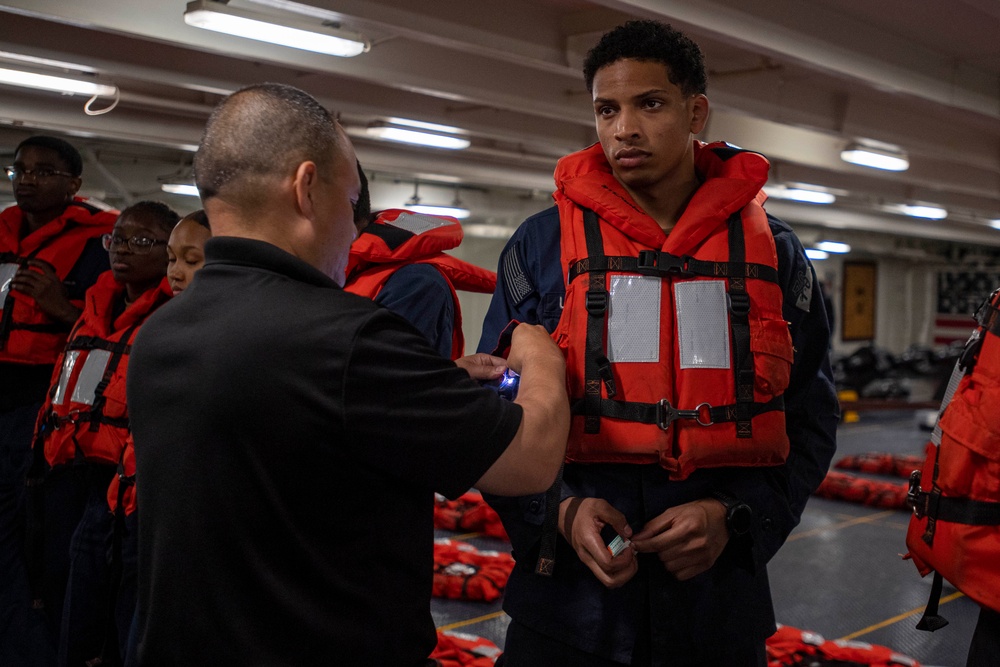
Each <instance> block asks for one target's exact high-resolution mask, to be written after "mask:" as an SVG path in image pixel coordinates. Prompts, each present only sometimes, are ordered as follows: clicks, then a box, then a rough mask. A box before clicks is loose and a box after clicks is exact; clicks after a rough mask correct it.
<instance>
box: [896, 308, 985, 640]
mask: <svg viewBox="0 0 1000 667" xmlns="http://www.w3.org/2000/svg"><path fill="white" fill-rule="evenodd" d="M976 319H977V321H978V323H979V326H978V327H977V328H976V330H975V332H974V333H973V334H972V337H971V338H970V339H969V342H968V343H967V344H966V347H965V351H964V353H963V354H962V356H961V358H960V359H959V361H958V363H957V364H956V367H955V372H954V373H953V375H952V379H951V382H950V383H949V385H948V391H947V392H946V393H945V398H944V401H943V402H942V407H941V412H940V416H939V417H938V424H937V426H936V428H935V429H934V433H933V434H932V435H931V442H930V443H928V445H927V458H926V459H925V461H924V465H923V468H922V470H920V471H914V473H913V475H912V476H911V478H910V494H909V501H910V505H911V507H913V516H911V517H910V525H909V529H908V530H907V533H906V546H907V547H909V549H910V552H909V554H907V555H908V556H909V557H911V558H912V559H913V563H914V564H915V565H916V566H917V569H918V570H919V571H920V574H921V575H922V576H926V575H927V574H928V573H929V572H931V571H932V570H933V571H935V581H934V584H933V586H932V595H931V602H930V604H929V605H928V609H927V612H926V613H925V615H924V618H923V619H921V624H920V625H918V626H917V627H918V628H920V629H923V630H936V629H937V628H939V627H943V625H944V624H946V623H947V621H945V620H944V619H942V618H941V617H940V616H938V615H937V597H938V596H939V595H940V591H941V578H942V577H943V578H944V579H947V580H948V581H949V582H951V583H952V584H953V585H954V586H955V587H956V588H958V589H959V590H960V591H962V592H963V593H965V594H966V595H968V596H969V597H970V598H972V599H973V600H975V601H976V602H977V603H979V604H980V605H983V606H985V607H989V608H990V609H993V610H995V611H1000V569H998V568H997V563H1000V410H997V406H998V405H1000V290H997V291H996V292H994V293H993V295H992V296H991V297H990V299H989V301H987V302H986V303H984V304H983V307H981V308H980V310H979V312H978V313H977V316H976Z"/></svg>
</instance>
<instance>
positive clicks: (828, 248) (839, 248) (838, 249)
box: [816, 241, 851, 255]
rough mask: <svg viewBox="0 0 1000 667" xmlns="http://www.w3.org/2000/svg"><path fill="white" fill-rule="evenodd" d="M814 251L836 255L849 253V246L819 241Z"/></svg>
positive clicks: (836, 242) (837, 242)
mask: <svg viewBox="0 0 1000 667" xmlns="http://www.w3.org/2000/svg"><path fill="white" fill-rule="evenodd" d="M816 249H817V250H822V251H823V252H832V253H836V254H838V255H842V254H844V253H847V252H851V246H849V245H848V244H846V243H840V242H839V241H820V242H819V243H817V244H816Z"/></svg>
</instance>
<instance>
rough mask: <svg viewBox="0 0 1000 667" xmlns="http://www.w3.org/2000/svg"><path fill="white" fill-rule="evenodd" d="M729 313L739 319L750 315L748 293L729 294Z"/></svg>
mask: <svg viewBox="0 0 1000 667" xmlns="http://www.w3.org/2000/svg"><path fill="white" fill-rule="evenodd" d="M729 312H730V313H732V314H733V315H736V316H737V317H746V316H747V315H749V314H750V295H749V294H747V293H746V292H730V293H729Z"/></svg>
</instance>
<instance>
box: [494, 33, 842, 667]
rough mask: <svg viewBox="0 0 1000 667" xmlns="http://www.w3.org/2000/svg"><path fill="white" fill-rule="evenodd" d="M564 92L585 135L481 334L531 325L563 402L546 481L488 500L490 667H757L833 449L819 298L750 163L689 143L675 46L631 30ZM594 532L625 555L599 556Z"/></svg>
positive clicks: (687, 81)
mask: <svg viewBox="0 0 1000 667" xmlns="http://www.w3.org/2000/svg"><path fill="white" fill-rule="evenodd" d="M584 75H585V79H586V83H587V87H588V89H590V90H591V92H592V93H593V103H594V114H595V117H596V125H597V134H598V138H599V139H600V141H599V143H598V144H595V145H593V146H591V147H589V148H586V149H584V150H582V151H579V152H577V153H574V154H571V155H569V156H566V157H564V158H563V159H561V160H560V161H559V164H558V166H557V167H556V172H555V181H556V188H557V189H556V192H555V200H556V206H555V207H553V208H550V209H548V210H546V211H543V212H542V213H539V214H537V215H535V216H533V217H531V218H529V219H528V220H527V221H526V222H525V223H524V224H523V225H522V226H521V227H520V228H519V229H518V231H517V232H516V233H515V234H514V236H513V237H512V238H511V240H510V242H509V243H508V245H507V247H506V248H505V250H504V251H503V253H502V254H501V257H500V268H499V270H498V272H497V274H498V285H497V289H496V292H495V293H494V296H493V301H492V303H491V305H490V309H489V311H488V313H487V316H486V321H485V323H484V326H483V337H482V339H481V341H480V350H486V349H490V348H491V347H492V345H493V344H494V342H495V341H497V340H498V337H499V334H500V333H501V330H502V329H503V328H504V327H506V325H507V324H508V322H510V321H512V320H517V321H522V322H529V323H540V324H542V325H543V326H544V327H545V328H546V329H547V330H549V331H550V332H551V333H552V335H553V337H554V338H555V340H556V342H557V343H558V344H559V346H560V347H561V348H562V349H563V351H564V353H565V354H566V358H567V363H566V366H567V377H568V386H569V391H570V399H571V401H572V404H573V419H572V428H571V431H570V436H569V441H568V445H567V455H566V462H565V464H564V467H563V471H562V475H561V480H557V482H556V484H555V485H554V486H553V487H552V489H551V490H550V491H549V492H548V493H547V494H542V495H535V496H527V497H521V498H514V499H507V498H499V497H496V496H489V497H488V500H489V502H490V503H491V504H492V506H493V507H494V508H495V509H496V510H497V511H498V513H499V514H500V516H501V518H502V520H503V523H504V526H505V528H506V529H507V532H508V534H509V535H510V538H511V542H512V546H513V551H514V555H515V558H516V561H517V566H516V567H515V569H514V571H513V573H512V574H511V577H510V579H509V581H508V583H507V588H506V591H505V595H504V610H505V611H506V612H507V614H508V615H509V616H510V617H511V619H512V620H511V623H510V625H509V626H508V630H507V635H506V642H505V653H504V656H503V657H502V658H501V662H500V663H498V664H503V665H505V666H506V667H521V666H523V665H545V666H546V667H552V666H558V665H572V666H573V667H588V666H591V665H618V664H632V665H670V666H671V667H675V666H677V667H679V666H692V665H698V666H704V667H720V666H721V665H725V666H726V667H742V666H748V665H753V666H758V665H759V666H761V667H763V666H764V665H766V664H767V660H766V655H765V646H764V640H765V639H766V638H767V637H768V636H769V635H771V634H772V633H773V632H774V631H775V629H776V628H775V618H774V610H773V606H772V602H771V594H770V588H769V583H768V574H767V567H766V566H767V563H768V561H769V560H770V559H771V558H772V557H773V556H774V554H775V553H776V552H777V550H778V549H779V547H780V546H781V545H782V543H783V542H784V540H785V538H786V537H787V536H788V534H789V533H790V532H791V530H792V529H793V528H794V527H795V525H796V524H797V523H798V521H799V518H800V516H801V514H802V511H803V509H804V507H805V504H806V501H807V499H808V497H809V495H810V493H811V492H812V491H813V490H814V489H815V488H816V487H817V486H818V485H819V483H820V482H821V481H822V479H823V476H824V475H825V473H826V471H827V469H828V467H829V463H830V460H831V458H832V456H833V453H834V450H835V448H836V444H835V443H836V439H835V433H836V427H837V422H838V419H839V406H838V403H837V398H836V395H835V392H834V386H833V382H832V379H831V378H832V373H831V370H830V364H829V349H830V331H829V327H828V325H827V321H826V312H825V310H824V308H823V304H822V295H821V294H820V291H819V285H818V281H817V280H816V279H815V275H814V272H813V269H812V267H811V266H810V264H809V262H808V260H807V259H806V257H805V253H804V250H803V248H802V246H801V244H800V243H799V241H798V239H796V237H795V235H794V234H793V232H792V230H791V229H790V228H789V227H788V225H786V224H785V223H783V222H781V221H780V220H777V219H775V218H774V217H772V216H770V215H768V214H766V213H765V211H764V210H763V208H762V203H763V202H764V200H765V199H766V196H765V194H764V193H763V192H762V191H761V188H762V187H763V185H764V183H765V182H766V180H767V173H768V166H769V165H768V162H767V160H766V159H765V158H764V157H763V156H761V155H759V154H757V153H753V152H750V151H746V150H742V149H739V148H736V147H734V146H731V145H729V144H726V143H711V144H705V143H702V142H700V141H696V140H695V139H694V135H696V134H698V133H699V132H701V131H702V130H703V129H704V128H705V124H706V119H707V116H708V111H709V104H708V99H707V98H706V96H705V89H706V76H705V67H704V62H703V57H702V54H701V52H700V50H699V48H698V46H697V45H696V44H694V43H693V42H692V41H691V40H690V39H688V38H687V37H685V36H684V35H683V34H681V33H679V32H677V31H675V30H673V29H672V28H671V27H670V26H668V25H665V24H662V23H658V22H654V21H631V22H628V23H625V24H624V25H622V26H619V27H618V28H616V29H614V30H612V31H610V32H609V33H607V34H605V35H604V36H603V37H602V38H601V40H600V41H599V43H598V44H597V45H596V46H595V47H594V48H593V49H592V50H591V51H590V52H589V54H588V56H587V58H586V62H585V64H584ZM556 258H559V259H558V260H557V259H556ZM607 525H610V526H611V527H612V528H613V529H614V530H615V531H616V532H617V533H619V535H621V536H622V537H623V538H628V539H631V543H632V549H626V550H624V551H623V552H621V553H619V554H618V555H617V556H614V557H612V554H611V553H610V551H609V550H608V549H606V548H605V541H604V540H603V539H602V538H601V529H602V528H605V527H606V526H607Z"/></svg>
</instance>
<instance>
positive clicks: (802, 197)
mask: <svg viewBox="0 0 1000 667" xmlns="http://www.w3.org/2000/svg"><path fill="white" fill-rule="evenodd" d="M764 192H766V193H767V196H768V197H771V198H773V199H791V200H793V201H801V202H806V203H809V204H832V203H833V202H835V201H837V198H836V197H835V196H834V195H833V194H831V193H829V192H823V191H822V190H811V189H806V188H789V187H786V186H784V185H773V186H771V187H765V188H764Z"/></svg>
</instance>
